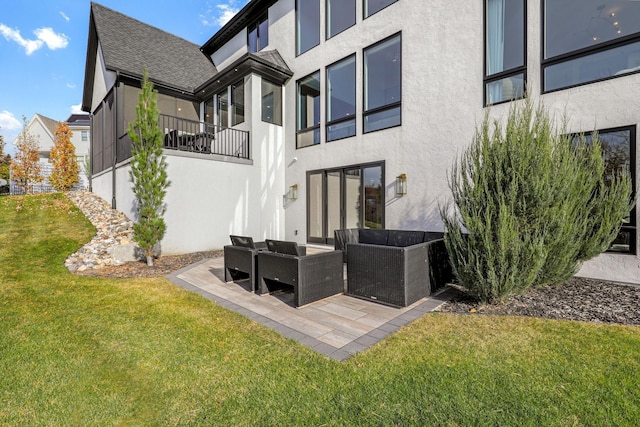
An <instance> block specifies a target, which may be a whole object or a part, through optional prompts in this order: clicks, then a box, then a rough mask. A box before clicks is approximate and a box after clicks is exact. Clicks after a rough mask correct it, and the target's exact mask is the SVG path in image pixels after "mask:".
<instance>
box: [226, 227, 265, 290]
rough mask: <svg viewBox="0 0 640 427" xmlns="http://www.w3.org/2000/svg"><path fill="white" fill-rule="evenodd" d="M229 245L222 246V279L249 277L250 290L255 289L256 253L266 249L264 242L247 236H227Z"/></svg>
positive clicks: (256, 278) (227, 280) (256, 279)
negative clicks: (229, 239) (229, 241)
mask: <svg viewBox="0 0 640 427" xmlns="http://www.w3.org/2000/svg"><path fill="white" fill-rule="evenodd" d="M229 237H230V238H231V243H232V244H231V245H228V246H225V247H224V280H225V282H229V281H231V280H241V279H247V278H248V279H249V283H250V284H251V290H252V291H253V292H255V291H256V287H257V283H258V276H257V274H256V273H257V265H258V264H257V263H258V253H259V252H261V251H266V250H267V244H266V243H265V242H254V241H253V239H252V238H251V237H247V236H233V235H232V236H229Z"/></svg>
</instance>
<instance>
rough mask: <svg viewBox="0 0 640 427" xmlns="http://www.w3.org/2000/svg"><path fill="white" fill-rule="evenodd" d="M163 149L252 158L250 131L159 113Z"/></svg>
mask: <svg viewBox="0 0 640 427" xmlns="http://www.w3.org/2000/svg"><path fill="white" fill-rule="evenodd" d="M159 125H160V130H162V132H163V133H164V148H165V149H168V150H178V151H186V152H191V153H201V154H217V155H221V156H228V157H237V158H240V159H251V153H250V151H249V147H250V146H249V141H250V139H249V132H247V131H243V130H238V129H232V128H223V127H220V126H215V125H211V124H209V123H204V122H196V121H193V120H187V119H181V118H179V117H173V116H167V115H164V114H160V117H159Z"/></svg>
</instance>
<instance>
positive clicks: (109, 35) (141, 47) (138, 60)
mask: <svg viewBox="0 0 640 427" xmlns="http://www.w3.org/2000/svg"><path fill="white" fill-rule="evenodd" d="M91 11H92V14H93V18H94V23H95V28H96V33H97V36H98V40H99V41H100V45H101V46H102V54H103V57H104V61H105V66H106V68H107V69H110V70H114V71H120V72H124V73H127V74H130V75H133V76H141V75H142V69H143V68H147V69H148V70H149V78H150V79H151V80H153V81H155V82H158V83H164V84H167V85H169V86H173V87H175V88H178V89H182V90H186V91H189V92H193V91H194V89H195V88H196V87H197V86H199V85H200V84H201V83H203V82H205V81H206V80H207V79H209V78H210V77H211V76H213V75H214V74H215V73H216V68H215V66H214V65H213V64H212V63H211V61H209V59H208V58H207V57H206V56H205V55H204V54H203V53H202V52H201V51H200V47H199V46H198V45H196V44H194V43H191V42H189V41H187V40H184V39H182V38H180V37H177V36H175V35H173V34H169V33H167V32H165V31H162V30H160V29H158V28H155V27H152V26H150V25H147V24H145V23H143V22H140V21H138V20H136V19H133V18H131V17H128V16H126V15H123V14H121V13H119V12H116V11H114V10H111V9H109V8H107V7H104V6H102V5H100V4H97V3H91Z"/></svg>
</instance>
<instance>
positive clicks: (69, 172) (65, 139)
mask: <svg viewBox="0 0 640 427" xmlns="http://www.w3.org/2000/svg"><path fill="white" fill-rule="evenodd" d="M71 135H72V132H71V130H70V129H69V125H68V124H67V123H66V122H59V123H58V126H57V128H56V135H55V140H54V145H53V148H52V149H51V154H50V156H49V162H50V163H53V171H52V172H51V175H50V176H49V182H50V183H51V185H52V186H53V188H55V189H56V190H58V191H69V190H70V189H71V188H72V187H73V186H74V185H76V184H77V183H78V180H79V173H80V171H79V167H78V161H77V160H76V148H75V147H74V146H73V144H72V143H71Z"/></svg>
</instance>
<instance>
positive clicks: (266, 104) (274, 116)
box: [261, 79, 282, 126]
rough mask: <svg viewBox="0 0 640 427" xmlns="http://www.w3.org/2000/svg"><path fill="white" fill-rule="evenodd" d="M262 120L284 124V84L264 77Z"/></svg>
mask: <svg viewBox="0 0 640 427" xmlns="http://www.w3.org/2000/svg"><path fill="white" fill-rule="evenodd" d="M261 86H262V121H263V122H267V123H273V124H274V125H279V126H282V86H280V85H277V84H274V83H271V82H268V81H267V80H265V79H262V85H261Z"/></svg>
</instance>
